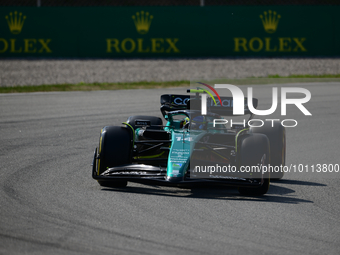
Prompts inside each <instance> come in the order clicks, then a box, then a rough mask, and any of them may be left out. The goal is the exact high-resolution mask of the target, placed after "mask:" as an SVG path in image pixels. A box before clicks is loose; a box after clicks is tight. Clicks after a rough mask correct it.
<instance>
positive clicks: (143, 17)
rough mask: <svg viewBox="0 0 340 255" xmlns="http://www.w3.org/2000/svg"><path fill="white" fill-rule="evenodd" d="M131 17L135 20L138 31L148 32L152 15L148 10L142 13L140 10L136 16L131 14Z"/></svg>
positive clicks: (141, 32)
mask: <svg viewBox="0 0 340 255" xmlns="http://www.w3.org/2000/svg"><path fill="white" fill-rule="evenodd" d="M132 19H133V21H134V22H135V26H136V29H137V32H138V33H140V34H146V33H147V32H149V28H150V25H151V21H152V19H153V16H152V15H149V13H148V12H146V13H144V11H141V12H140V13H139V12H137V13H136V16H135V15H132Z"/></svg>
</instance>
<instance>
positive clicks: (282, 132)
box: [250, 121, 286, 180]
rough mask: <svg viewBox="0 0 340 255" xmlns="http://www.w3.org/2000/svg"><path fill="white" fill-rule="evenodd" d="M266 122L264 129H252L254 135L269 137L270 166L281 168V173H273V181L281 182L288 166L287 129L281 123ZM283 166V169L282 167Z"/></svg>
mask: <svg viewBox="0 0 340 255" xmlns="http://www.w3.org/2000/svg"><path fill="white" fill-rule="evenodd" d="M273 124H274V126H273V127H272V123H271V122H265V124H264V125H263V126H262V127H251V128H250V130H251V132H252V133H260V134H264V135H266V136H267V137H268V139H269V143H270V165H271V166H273V167H279V168H280V169H281V171H279V172H276V171H273V172H271V179H272V180H279V179H281V178H282V177H283V175H284V171H283V170H282V169H283V167H284V166H285V164H286V129H285V127H283V126H282V125H281V123H280V122H279V121H274V122H273ZM281 166H282V167H281Z"/></svg>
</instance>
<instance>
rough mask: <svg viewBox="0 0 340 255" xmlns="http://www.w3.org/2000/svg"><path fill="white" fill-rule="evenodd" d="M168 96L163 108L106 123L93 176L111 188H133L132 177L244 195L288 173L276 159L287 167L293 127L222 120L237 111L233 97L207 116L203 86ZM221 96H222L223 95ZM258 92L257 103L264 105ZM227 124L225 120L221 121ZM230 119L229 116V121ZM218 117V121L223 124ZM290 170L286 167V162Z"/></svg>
mask: <svg viewBox="0 0 340 255" xmlns="http://www.w3.org/2000/svg"><path fill="white" fill-rule="evenodd" d="M188 92H193V93H195V97H193V96H190V94H188V95H162V96H161V98H160V101H161V108H160V110H161V113H162V115H163V117H164V119H165V120H166V124H165V125H163V121H162V119H161V118H159V117H154V116H131V117H129V118H128V119H127V121H126V122H123V125H124V126H106V127H104V128H103V129H102V130H101V135H100V140H99V147H98V148H96V149H95V152H94V157H93V163H92V177H93V178H94V179H95V180H97V181H98V183H99V184H100V185H101V186H104V187H120V188H121V187H125V186H126V185H127V183H128V182H134V183H141V184H148V185H160V186H161V185H163V186H172V187H188V188H191V187H195V186H197V185H198V186H223V185H224V186H232V187H237V188H238V190H239V192H240V193H241V194H242V195H248V196H257V195H263V194H265V193H267V191H268V189H269V183H270V178H274V179H280V178H282V177H283V172H282V171H278V172H271V171H269V168H270V167H268V166H284V164H285V155H286V149H285V148H286V137H285V128H284V127H283V126H282V125H281V124H280V122H276V121H272V122H270V123H269V124H268V123H265V124H264V125H262V126H257V127H255V126H254V125H249V124H248V123H250V122H249V120H251V119H252V117H253V114H252V113H251V112H250V111H249V109H248V108H247V107H245V115H248V114H249V115H250V117H249V119H248V121H247V122H245V121H244V124H245V125H242V124H237V125H236V124H235V125H233V126H232V127H230V128H229V127H227V125H226V124H219V125H217V124H216V123H218V122H219V121H216V120H224V118H223V117H222V116H231V115H232V111H231V110H232V107H230V105H232V103H231V104H230V102H232V100H233V99H232V97H222V98H221V99H222V101H228V102H229V104H227V106H225V105H226V104H219V105H217V104H216V102H215V104H212V106H209V105H210V101H211V100H214V101H215V99H214V98H213V97H212V98H208V99H210V101H209V100H208V103H207V104H208V108H207V109H208V110H207V113H206V114H204V115H202V112H201V110H199V109H200V108H197V107H196V106H200V105H201V104H202V102H201V100H200V93H205V90H202V89H197V90H193V89H191V90H188ZM219 99H220V98H219ZM257 102H258V101H257V99H255V98H253V106H254V107H255V108H256V107H257ZM220 123H222V122H221V121H220ZM223 123H225V122H223ZM215 124H216V125H215ZM281 169H282V168H281Z"/></svg>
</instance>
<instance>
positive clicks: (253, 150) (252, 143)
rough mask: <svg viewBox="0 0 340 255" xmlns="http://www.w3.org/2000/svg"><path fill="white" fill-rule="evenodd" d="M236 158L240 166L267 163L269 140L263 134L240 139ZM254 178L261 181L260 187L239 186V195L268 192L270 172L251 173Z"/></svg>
mask: <svg viewBox="0 0 340 255" xmlns="http://www.w3.org/2000/svg"><path fill="white" fill-rule="evenodd" d="M239 148H240V150H239V153H238V160H239V162H240V164H239V165H240V167H241V166H257V165H259V164H262V165H268V159H269V157H270V152H269V140H268V138H267V137H266V136H265V135H263V134H250V135H246V136H244V137H243V139H241V141H240V143H239ZM252 175H253V176H254V179H256V180H258V181H261V180H262V181H263V184H262V185H261V186H260V187H256V188H247V187H240V188H239V189H238V190H239V192H240V194H241V195H245V196H261V195H264V194H266V193H267V192H268V190H269V184H270V173H269V172H265V173H264V174H262V173H253V174H252Z"/></svg>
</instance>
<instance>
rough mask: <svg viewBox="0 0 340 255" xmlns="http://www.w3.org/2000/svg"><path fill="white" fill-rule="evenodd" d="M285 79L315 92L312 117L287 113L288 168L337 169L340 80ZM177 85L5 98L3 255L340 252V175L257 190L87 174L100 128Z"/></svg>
mask: <svg viewBox="0 0 340 255" xmlns="http://www.w3.org/2000/svg"><path fill="white" fill-rule="evenodd" d="M288 86H297V87H305V88H307V89H309V90H310V91H311V94H312V99H311V101H310V102H308V104H306V108H308V110H309V111H310V112H311V113H312V114H313V116H311V117H308V116H306V117H305V116H304V115H303V114H302V113H299V111H293V110H291V109H290V108H288V111H289V112H292V113H291V114H290V115H289V116H287V117H285V118H296V119H297V120H298V123H299V124H298V126H297V127H296V128H288V129H287V164H299V163H303V164H310V165H311V164H317V163H327V164H335V163H338V164H339V163H340V162H339V155H340V154H339V149H340V148H339V147H340V146H339V145H340V136H339V125H340V118H339V98H340V89H339V88H340V83H328V84H320V83H319V84H294V85H288ZM183 91H184V90H183V89H159V90H130V91H128V90H122V91H96V92H64V93H61V92H57V93H32V94H7V95H5V94H2V95H0V117H1V119H0V130H1V132H0V134H1V138H0V142H1V153H0V162H1V171H0V205H1V209H0V254H195V255H196V254H340V242H339V241H340V214H339V211H340V203H339V201H340V178H339V175H334V176H332V177H330V176H328V175H327V174H322V175H315V174H314V175H313V174H301V175H297V174H294V173H287V174H286V175H285V177H284V179H282V180H281V181H277V182H272V183H271V187H270V190H269V193H268V194H267V195H265V196H263V197H243V196H240V195H239V194H238V192H237V190H236V189H231V188H230V189H229V188H227V189H204V188H202V189H199V188H198V189H192V190H190V189H178V188H166V187H158V186H145V185H139V184H132V183H129V185H128V187H127V188H125V189H110V188H102V187H100V186H99V185H98V183H97V182H96V181H94V180H93V179H92V178H91V166H90V164H91V161H92V156H93V150H94V148H95V147H96V146H97V144H98V138H99V132H100V129H101V128H102V127H103V126H106V125H120V123H121V122H123V121H125V120H126V119H127V117H128V116H130V115H138V114H150V115H156V116H160V112H159V96H160V95H161V94H163V93H183ZM267 92H268V86H258V87H256V88H254V93H255V97H256V95H257V94H258V95H259V99H260V105H262V106H263V107H264V108H263V109H266V107H267V108H268V107H269V106H270V103H271V101H270V100H266V99H265V98H263V100H262V101H261V97H264V96H262V95H264V94H265V93H267ZM261 102H262V103H261ZM292 108H293V106H292ZM281 118H282V117H281Z"/></svg>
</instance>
